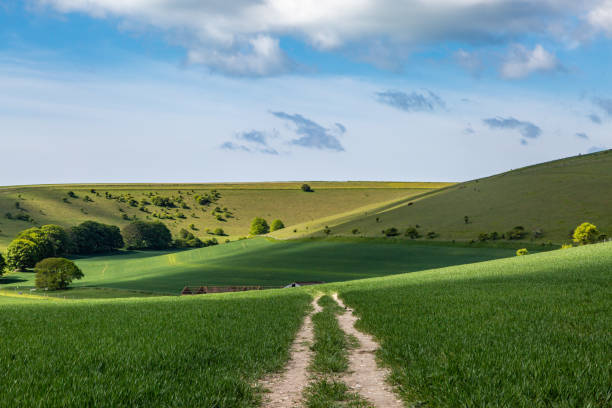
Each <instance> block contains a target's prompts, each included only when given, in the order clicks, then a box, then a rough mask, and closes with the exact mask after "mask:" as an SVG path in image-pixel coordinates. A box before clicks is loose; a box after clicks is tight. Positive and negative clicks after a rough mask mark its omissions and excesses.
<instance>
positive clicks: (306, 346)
mask: <svg viewBox="0 0 612 408" xmlns="http://www.w3.org/2000/svg"><path fill="white" fill-rule="evenodd" d="M319 297H320V296H317V297H316V298H315V299H314V300H313V301H312V303H311V305H312V307H313V308H314V312H311V313H309V314H308V315H307V316H306V317H305V318H304V323H303V324H302V327H301V328H300V331H299V332H298V334H297V336H296V337H295V340H294V341H293V345H292V346H291V351H290V353H291V357H290V359H289V362H288V363H287V366H286V367H285V371H284V372H282V373H280V374H276V375H273V376H270V377H267V378H265V379H264V380H263V381H262V382H261V385H262V386H263V387H264V388H267V389H268V390H270V393H267V394H264V396H263V400H264V401H263V404H262V407H264V408H293V407H300V406H302V391H304V388H305V387H306V385H307V384H308V380H309V376H310V374H309V372H308V365H309V364H310V360H311V358H312V351H311V350H310V345H311V344H312V343H313V338H314V334H313V327H312V319H311V317H312V315H313V314H314V313H318V312H319V311H321V307H320V306H319V305H318V304H317V301H318V300H319Z"/></svg>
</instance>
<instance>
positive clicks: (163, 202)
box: [151, 196, 174, 208]
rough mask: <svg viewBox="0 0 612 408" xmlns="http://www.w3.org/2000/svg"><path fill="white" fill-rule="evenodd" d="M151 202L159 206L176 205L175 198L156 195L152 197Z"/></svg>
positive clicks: (170, 206)
mask: <svg viewBox="0 0 612 408" xmlns="http://www.w3.org/2000/svg"><path fill="white" fill-rule="evenodd" d="M151 203H152V204H153V205H155V206H157V207H165V208H172V207H174V200H173V199H171V198H170V197H162V196H154V197H152V198H151Z"/></svg>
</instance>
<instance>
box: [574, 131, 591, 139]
mask: <svg viewBox="0 0 612 408" xmlns="http://www.w3.org/2000/svg"><path fill="white" fill-rule="evenodd" d="M576 137H577V138H580V139H585V140H589V135H587V134H586V133H584V132H580V133H576Z"/></svg>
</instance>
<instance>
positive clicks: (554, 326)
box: [330, 243, 612, 407]
mask: <svg viewBox="0 0 612 408" xmlns="http://www.w3.org/2000/svg"><path fill="white" fill-rule="evenodd" d="M611 270H612V243H607V244H599V245H591V246H586V247H580V248H574V249H568V250H557V251H552V252H547V253H541V254H535V255H529V256H523V257H514V258H510V259H500V260H495V261H490V262H483V263H479V264H472V265H462V266H455V267H450V268H444V269H436V270H431V271H425V272H417V273H411V274H407V275H399V276H390V277H385V278H377V279H370V280H363V281H354V282H347V283H341V284H336V285H331V287H330V290H337V291H338V292H339V294H340V297H341V298H343V299H344V300H345V301H346V303H347V304H348V305H350V306H352V307H354V308H355V310H356V312H357V314H358V315H359V316H360V317H361V320H360V322H359V325H360V326H359V327H360V328H361V329H362V330H365V331H367V332H370V333H372V334H374V335H375V336H376V337H377V338H378V339H379V341H380V342H381V344H382V349H381V351H380V352H379V357H380V358H381V359H382V360H383V361H384V363H385V364H387V365H389V366H390V367H391V368H392V370H393V381H394V382H395V383H396V384H397V385H398V386H399V390H400V391H401V394H402V396H403V397H404V399H405V400H406V401H408V402H410V403H421V404H423V406H428V407H451V406H474V407H475V406H479V407H484V406H504V407H551V406H554V407H609V406H611V405H612V274H611Z"/></svg>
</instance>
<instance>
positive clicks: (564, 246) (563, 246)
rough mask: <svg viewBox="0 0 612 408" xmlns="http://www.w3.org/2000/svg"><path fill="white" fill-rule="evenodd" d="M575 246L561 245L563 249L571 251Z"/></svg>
mask: <svg viewBox="0 0 612 408" xmlns="http://www.w3.org/2000/svg"><path fill="white" fill-rule="evenodd" d="M573 247H574V246H573V245H572V244H563V245H561V249H570V248H573Z"/></svg>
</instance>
